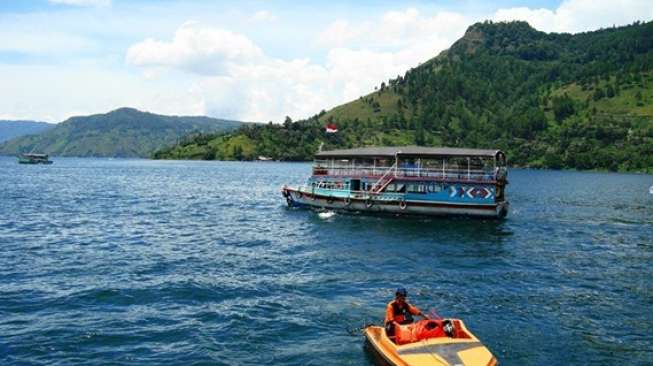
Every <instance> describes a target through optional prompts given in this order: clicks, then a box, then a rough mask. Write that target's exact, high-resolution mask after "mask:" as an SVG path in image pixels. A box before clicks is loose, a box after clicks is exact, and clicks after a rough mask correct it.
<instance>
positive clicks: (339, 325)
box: [0, 158, 653, 365]
mask: <svg viewBox="0 0 653 366" xmlns="http://www.w3.org/2000/svg"><path fill="white" fill-rule="evenodd" d="M54 160H55V163H54V164H53V165H50V166H25V165H18V164H16V160H15V159H13V158H0V364H2V365H31V364H50V365H72V364H85V365H111V364H115V365H157V364H160V365H164V364H165V365H171V364H182V365H327V364H330V365H371V358H370V357H369V356H368V355H367V353H366V352H365V351H364V349H363V344H364V342H363V338H362V336H361V335H360V334H358V335H356V334H355V332H354V334H353V335H352V329H354V328H357V327H360V326H361V325H363V324H364V323H370V322H376V323H380V322H381V321H382V318H383V312H384V309H385V304H386V303H387V302H388V301H389V300H391V298H392V297H393V292H394V289H395V288H396V287H397V286H400V285H401V286H405V287H406V288H407V289H408V292H409V300H410V301H411V302H412V303H413V304H415V305H417V306H418V307H420V308H422V310H424V311H425V312H426V311H428V310H429V309H436V310H437V312H438V313H439V314H441V315H443V316H449V317H459V318H462V319H463V320H464V321H465V322H466V324H467V325H468V327H469V328H470V329H471V330H472V331H473V332H474V333H475V334H476V335H477V336H478V337H479V338H480V339H481V340H482V341H483V342H484V343H485V344H486V345H487V346H488V347H489V348H490V350H491V351H493V353H494V354H495V355H496V356H497V357H498V359H499V361H500V362H501V364H502V365H588V364H594V365H608V364H628V365H651V364H653V314H652V310H651V309H653V284H652V279H653V195H652V194H649V187H650V186H651V185H653V176H650V175H630V174H602V173H576V172H555V171H529V170H512V171H511V172H510V175H509V179H510V185H509V186H508V191H507V192H508V193H507V194H508V198H509V200H510V201H511V211H510V213H509V216H508V218H507V220H505V221H480V220H468V219H423V218H422V219H404V218H390V217H370V216H364V215H343V214H338V215H335V216H333V217H331V218H329V219H321V218H320V217H319V216H318V215H317V214H316V213H314V212H311V211H306V210H291V209H288V208H286V207H285V201H284V199H283V198H282V197H281V194H280V192H279V190H280V187H281V185H282V184H284V183H294V184H297V183H301V182H303V181H304V179H305V178H306V177H307V175H308V174H309V171H310V165H309V164H293V163H237V162H174V161H149V160H106V159H64V158H60V159H57V158H55V159H54Z"/></svg>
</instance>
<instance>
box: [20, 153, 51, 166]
mask: <svg viewBox="0 0 653 366" xmlns="http://www.w3.org/2000/svg"><path fill="white" fill-rule="evenodd" d="M18 163H19V164H52V160H50V159H49V157H48V154H33V153H29V154H20V155H19V156H18Z"/></svg>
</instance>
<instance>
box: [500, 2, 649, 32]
mask: <svg viewBox="0 0 653 366" xmlns="http://www.w3.org/2000/svg"><path fill="white" fill-rule="evenodd" d="M651 18H653V6H652V4H651V1H650V0H610V1H606V0H566V1H563V2H562V3H561V4H560V6H559V7H558V8H557V9H555V10H549V9H530V8H527V7H519V8H508V9H499V10H497V11H496V12H495V13H494V15H493V16H492V19H493V20H497V21H509V20H525V21H527V22H529V23H530V24H531V25H532V26H533V27H534V28H536V29H538V30H541V31H545V32H565V33H578V32H585V31H591V30H596V29H599V28H607V27H611V26H612V25H616V26H620V25H626V24H630V23H632V22H634V21H636V20H643V21H646V20H649V19H651Z"/></svg>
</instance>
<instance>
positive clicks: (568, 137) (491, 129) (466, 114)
mask: <svg viewBox="0 0 653 366" xmlns="http://www.w3.org/2000/svg"><path fill="white" fill-rule="evenodd" d="M328 122H334V123H336V124H337V126H338V128H339V132H338V133H337V134H331V135H327V134H325V133H324V130H323V126H324V125H325V124H326V123H328ZM322 143H324V148H326V149H329V148H343V147H359V146H373V145H377V146H379V145H406V144H417V145H426V146H443V145H444V146H459V147H473V148H490V147H498V148H501V149H503V150H505V151H506V152H507V153H508V157H509V160H510V162H511V163H512V165H517V166H532V167H549V168H577V169H607V170H627V171H653V22H649V23H639V22H638V23H634V24H632V25H629V26H624V27H618V28H615V27H613V28H609V29H602V30H598V31H595V32H587V33H580V34H575V35H571V34H555V33H548V34H547V33H544V32H539V31H537V30H535V29H533V28H531V27H530V26H529V25H528V24H527V23H525V22H508V23H504V22H502V23H492V22H484V23H477V24H474V25H473V26H471V27H470V28H469V29H468V30H467V32H466V34H465V35H464V37H463V38H461V39H460V40H458V41H457V42H456V43H454V44H453V45H452V46H451V48H450V49H449V50H447V51H445V52H442V53H441V54H440V55H438V56H437V57H434V58H433V59H431V60H428V61H426V62H424V63H423V64H421V65H420V66H419V67H416V68H413V69H411V70H409V71H407V72H406V74H405V75H403V76H398V77H397V78H395V79H392V80H389V81H388V82H383V83H381V85H380V87H379V88H378V89H377V91H375V92H374V93H371V94H369V95H366V96H362V97H360V98H359V99H357V100H354V101H352V102H349V103H347V104H344V105H341V106H339V107H336V108H334V109H332V110H330V111H328V112H324V111H323V112H321V113H320V114H318V115H316V116H314V117H312V118H310V119H308V120H304V121H298V122H295V123H289V121H287V123H284V124H283V125H266V126H255V127H248V128H242V129H240V130H238V131H237V132H234V133H231V134H227V135H214V136H202V137H201V138H200V139H186V140H185V141H183V142H182V143H181V144H179V145H176V146H173V147H171V148H168V149H164V150H161V151H159V152H157V154H156V157H158V158H186V157H189V156H188V155H186V154H185V152H186V151H200V150H201V151H203V154H202V155H201V157H203V158H215V159H252V158H255V157H256V156H259V155H264V156H268V157H271V158H275V159H281V160H307V159H310V158H311V157H312V155H313V154H314V153H315V151H316V150H317V149H318V147H319V146H320V145H321V144H322ZM199 156H200V155H195V156H194V157H199Z"/></svg>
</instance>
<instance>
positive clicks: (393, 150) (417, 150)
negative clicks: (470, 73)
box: [315, 146, 505, 159]
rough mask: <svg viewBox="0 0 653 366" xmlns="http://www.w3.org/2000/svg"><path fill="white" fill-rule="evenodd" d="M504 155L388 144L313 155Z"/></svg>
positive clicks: (495, 151)
mask: <svg viewBox="0 0 653 366" xmlns="http://www.w3.org/2000/svg"><path fill="white" fill-rule="evenodd" d="M500 155H501V156H505V155H504V153H503V152H502V151H501V150H496V149H494V150H483V149H464V148H457V147H423V146H388V147H364V148H359V149H344V150H331V151H322V152H319V153H317V154H316V155H315V158H316V159H334V158H335V159H345V158H394V157H395V156H400V157H401V156H404V157H423V158H443V157H480V158H483V157H484V158H498V157H499V156H500Z"/></svg>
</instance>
